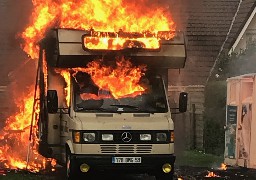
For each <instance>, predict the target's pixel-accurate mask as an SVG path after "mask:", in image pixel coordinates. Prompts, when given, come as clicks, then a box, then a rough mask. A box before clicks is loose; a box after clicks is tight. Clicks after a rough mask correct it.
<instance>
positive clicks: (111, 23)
mask: <svg viewBox="0 0 256 180" xmlns="http://www.w3.org/2000/svg"><path fill="white" fill-rule="evenodd" d="M33 5H34V11H33V14H32V23H31V25H30V26H28V27H27V28H26V29H25V31H24V32H23V33H22V34H21V36H22V38H23V39H24V40H25V43H24V47H23V48H24V51H25V52H26V53H27V54H29V55H30V56H31V57H32V58H37V57H38V46H37V44H36V43H38V42H39V41H40V40H41V39H42V38H43V37H44V35H45V33H46V31H47V30H48V29H49V28H52V27H55V28H72V29H83V30H88V29H91V28H93V29H95V30H97V31H110V32H117V31H119V30H120V29H122V30H123V31H126V32H146V31H150V32H155V33H156V32H158V31H174V30H175V24H174V22H173V20H172V18H171V15H170V11H169V10H168V6H167V5H166V4H161V5H160V4H159V2H158V1H157V2H154V1H152V0H136V1H135V0H131V1H125V0H108V1H105V0H76V1H75V0H73V1H70V0H58V1H54V0H33Z"/></svg>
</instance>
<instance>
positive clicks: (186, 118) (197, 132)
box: [168, 86, 205, 152]
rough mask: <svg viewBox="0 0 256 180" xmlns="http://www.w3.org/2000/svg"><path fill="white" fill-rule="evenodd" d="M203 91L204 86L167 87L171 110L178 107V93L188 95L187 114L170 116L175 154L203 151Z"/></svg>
mask: <svg viewBox="0 0 256 180" xmlns="http://www.w3.org/2000/svg"><path fill="white" fill-rule="evenodd" d="M204 89H205V87H204V86H169V88H168V98H169V102H170V106H171V108H175V107H178V104H179V102H178V101H179V93H180V92H187V93H188V108H187V112H186V113H182V114H175V113H173V115H172V117H173V120H174V126H175V138H176V144H175V147H176V150H175V152H179V151H182V150H185V149H203V136H204V134H203V129H204V120H203V112H204V99H205V98H204ZM172 111H173V112H174V110H172Z"/></svg>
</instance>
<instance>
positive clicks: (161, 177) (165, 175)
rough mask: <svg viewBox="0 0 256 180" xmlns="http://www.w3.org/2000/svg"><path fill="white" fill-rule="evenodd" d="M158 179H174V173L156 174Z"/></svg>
mask: <svg viewBox="0 0 256 180" xmlns="http://www.w3.org/2000/svg"><path fill="white" fill-rule="evenodd" d="M155 178H156V180H173V173H169V174H164V173H161V174H156V175H155Z"/></svg>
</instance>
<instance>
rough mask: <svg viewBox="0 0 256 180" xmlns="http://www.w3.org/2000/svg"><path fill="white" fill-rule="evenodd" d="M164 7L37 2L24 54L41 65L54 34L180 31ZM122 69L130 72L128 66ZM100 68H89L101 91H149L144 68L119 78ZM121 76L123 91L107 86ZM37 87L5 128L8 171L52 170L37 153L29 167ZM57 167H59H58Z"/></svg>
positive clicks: (1, 145)
mask: <svg viewBox="0 0 256 180" xmlns="http://www.w3.org/2000/svg"><path fill="white" fill-rule="evenodd" d="M158 2H159V1H157V2H156V3H154V2H153V1H152V0H136V1H135V0H130V1H124V0H107V1H106V0H73V1H71V0H58V1H56V0H32V3H33V6H34V9H33V13H32V16H31V23H30V25H29V26H28V27H27V28H26V29H25V30H24V32H22V33H21V34H20V36H21V37H22V38H23V39H24V43H23V45H22V48H23V50H24V51H25V52H26V53H27V54H28V55H29V56H30V57H31V58H32V59H37V58H38V56H39V53H38V50H39V48H38V43H39V41H40V40H41V39H43V37H44V36H45V34H46V32H47V31H48V30H49V29H50V28H73V29H83V30H87V29H91V28H93V29H95V30H98V31H112V32H117V31H119V30H120V29H122V30H123V31H126V32H146V31H150V32H153V33H157V31H174V30H175V25H174V22H173V21H172V18H171V15H170V12H169V11H168V8H166V7H167V6H165V5H161V6H160V5H159V4H158ZM120 65H121V66H125V67H129V66H130V64H129V63H128V62H127V63H126V64H120ZM95 66H96V67H99V66H100V65H99V64H91V66H89V67H88V69H90V70H88V73H90V72H91V73H94V74H91V75H92V78H93V80H94V81H95V83H96V84H98V85H99V86H100V87H101V88H108V89H110V90H111V91H112V92H114V94H113V95H114V96H115V97H121V96H123V95H124V94H129V93H131V94H132V93H134V92H137V91H143V88H142V87H140V86H136V83H137V82H138V79H139V76H140V75H142V74H141V73H142V72H141V70H140V69H139V68H134V69H133V70H132V73H128V72H127V71H125V73H118V72H117V71H115V70H113V69H108V68H107V67H102V68H103V69H104V70H105V71H102V72H98V73H95V68H94V67H95ZM121 66H120V67H121ZM118 67H119V66H118ZM102 73H103V74H102ZM104 73H109V74H108V75H109V77H108V79H106V78H107V77H106V76H103V75H104ZM134 75H136V76H134ZM118 76H120V77H123V78H122V80H121V81H119V83H120V86H117V87H112V86H111V85H109V84H107V83H106V82H107V81H108V82H113V83H117V77H118ZM126 76H127V77H126ZM68 78H69V77H67V78H66V79H68ZM101 78H103V80H102V79H101ZM104 81H105V82H104ZM127 83H128V84H127ZM124 86H125V87H127V86H129V87H130V89H128V91H127V89H122V87H124ZM33 87H34V86H32V87H31V88H30V91H29V92H30V93H27V95H26V96H25V95H24V96H20V94H19V95H18V96H17V97H18V98H17V100H16V102H17V107H19V111H18V112H17V113H16V114H15V115H13V116H10V117H9V118H8V119H7V121H6V126H5V128H4V129H3V130H2V131H1V132H0V162H1V163H2V164H4V166H5V167H7V168H21V169H24V168H28V169H29V170H31V171H38V170H39V169H44V168H45V166H46V161H47V159H45V158H43V157H41V156H40V155H39V154H38V153H37V152H36V150H35V149H33V150H32V152H31V155H30V156H33V158H30V163H29V164H26V163H27V162H26V156H27V152H28V151H27V149H28V146H30V147H35V146H36V144H37V143H38V139H37V137H36V134H33V138H34V140H33V141H31V142H33V144H32V145H30V144H29V143H31V142H29V141H28V139H29V130H30V125H31V124H30V123H31V122H30V121H31V117H32V112H33V109H34V107H33V101H34V97H33V92H34V89H33ZM118 88H119V89H118ZM67 93H68V92H67ZM67 101H68V99H67ZM36 111H38V109H37V110H36ZM35 119H36V117H35ZM32 129H33V132H34V133H36V132H37V130H38V129H36V122H34V126H33V128H32ZM55 163H56V162H55V161H53V165H54V164H55Z"/></svg>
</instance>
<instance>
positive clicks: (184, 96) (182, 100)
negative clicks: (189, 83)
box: [179, 92, 188, 113]
mask: <svg viewBox="0 0 256 180" xmlns="http://www.w3.org/2000/svg"><path fill="white" fill-rule="evenodd" d="M187 105H188V93H186V92H181V93H180V97H179V111H180V112H181V113H183V112H186V111H187Z"/></svg>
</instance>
